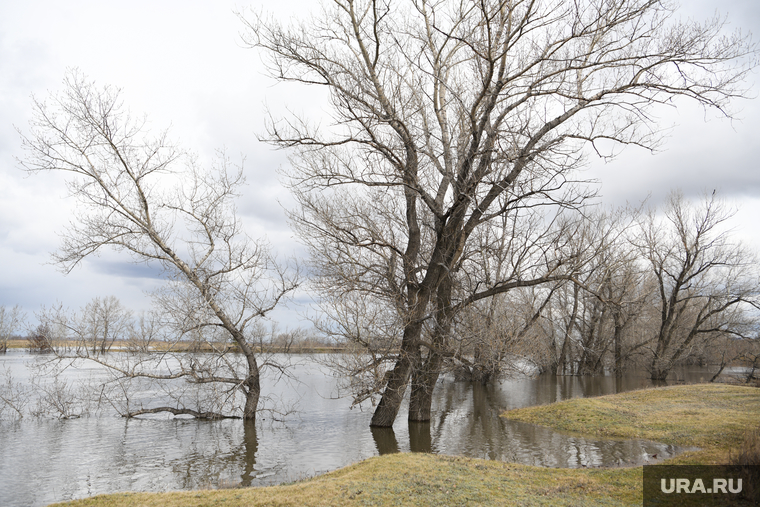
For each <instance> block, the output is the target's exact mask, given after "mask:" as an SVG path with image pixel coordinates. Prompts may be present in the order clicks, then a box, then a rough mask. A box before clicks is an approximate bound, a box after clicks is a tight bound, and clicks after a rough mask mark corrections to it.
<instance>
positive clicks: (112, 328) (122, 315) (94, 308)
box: [82, 296, 132, 354]
mask: <svg viewBox="0 0 760 507" xmlns="http://www.w3.org/2000/svg"><path fill="white" fill-rule="evenodd" d="M82 314H83V315H82V316H83V318H84V319H85V320H86V323H87V331H86V338H89V340H90V342H91V348H92V352H93V354H96V353H97V352H100V353H105V352H108V351H109V350H110V349H111V346H112V345H113V342H114V341H115V340H116V339H117V338H122V339H124V338H126V332H127V330H128V328H129V327H130V325H131V323H132V312H131V311H129V310H127V309H126V308H124V307H123V306H122V304H121V302H120V301H119V300H118V299H117V298H116V297H115V296H108V297H105V298H103V299H101V298H99V297H96V298H95V299H93V300H92V301H91V302H89V303H87V306H86V307H85V308H84V310H83V312H82Z"/></svg>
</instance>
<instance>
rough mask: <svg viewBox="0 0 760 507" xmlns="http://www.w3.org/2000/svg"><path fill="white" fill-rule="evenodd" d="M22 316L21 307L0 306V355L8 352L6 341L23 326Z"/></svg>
mask: <svg viewBox="0 0 760 507" xmlns="http://www.w3.org/2000/svg"><path fill="white" fill-rule="evenodd" d="M23 322H24V314H23V312H22V311H21V307H20V306H18V305H16V306H14V307H13V308H6V307H4V306H0V354H4V353H5V352H6V351H7V350H8V340H10V339H11V337H12V336H13V335H14V334H15V333H16V331H17V330H18V329H19V328H20V327H21V326H22V325H23Z"/></svg>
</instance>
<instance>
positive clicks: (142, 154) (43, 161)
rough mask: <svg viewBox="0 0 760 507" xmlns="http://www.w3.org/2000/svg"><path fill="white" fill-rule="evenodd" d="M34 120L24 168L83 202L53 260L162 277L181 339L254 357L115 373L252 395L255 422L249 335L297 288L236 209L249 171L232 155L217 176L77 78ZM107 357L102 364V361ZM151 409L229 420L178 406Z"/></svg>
mask: <svg viewBox="0 0 760 507" xmlns="http://www.w3.org/2000/svg"><path fill="white" fill-rule="evenodd" d="M34 110H35V114H34V117H33V119H32V120H31V121H30V128H29V131H28V133H27V134H23V133H22V139H23V146H24V148H25V149H26V157H25V158H24V159H23V160H22V161H21V163H22V165H23V167H24V168H25V169H26V170H28V171H30V172H34V173H37V172H50V171H55V172H61V173H63V174H65V175H66V176H67V179H66V182H67V185H68V189H69V192H70V194H71V195H72V196H74V197H75V198H76V199H77V201H78V207H77V210H76V216H75V217H74V219H73V220H72V222H71V225H70V226H69V227H68V228H67V229H66V231H65V233H64V234H63V240H62V244H61V247H60V249H59V250H58V252H57V253H56V254H55V260H56V261H57V262H58V263H59V265H60V266H61V267H62V268H63V270H64V271H66V272H69V271H71V270H72V269H73V268H74V267H75V266H76V265H78V264H79V263H81V262H82V261H83V260H84V259H86V258H87V257H89V256H90V255H92V254H95V253H98V252H100V251H101V250H103V249H104V248H112V249H115V250H117V251H120V252H124V253H126V254H128V255H129V257H130V258H131V260H132V261H133V262H137V263H148V264H150V265H151V266H154V267H160V268H161V269H163V271H164V274H165V277H166V278H167V281H166V283H165V284H164V285H163V286H162V288H161V289H160V290H159V291H158V292H157V294H156V296H157V297H156V301H157V302H158V303H159V304H160V305H161V307H162V309H163V310H164V312H165V314H166V316H167V317H171V320H172V321H173V325H174V329H175V331H176V333H177V337H180V336H183V335H186V334H188V333H197V334H198V335H203V336H213V337H214V339H210V340H209V342H213V343H216V342H217V340H218V339H219V337H221V339H222V340H223V341H229V342H232V344H234V346H235V347H236V348H237V350H239V351H240V353H241V354H242V356H243V357H244V358H245V360H244V361H242V363H243V364H236V363H235V362H234V361H232V362H231V361H229V360H228V358H227V357H226V356H225V355H224V354H225V353H227V352H228V347H222V350H220V351H218V352H219V354H218V355H216V356H214V357H215V359H214V360H213V361H208V362H206V363H197V362H192V361H190V363H189V364H186V365H183V364H180V366H178V367H176V369H174V370H172V371H170V372H168V373H167V372H166V371H164V373H156V372H151V373H148V372H144V371H141V370H139V369H124V368H121V369H119V368H120V367H115V369H114V371H117V372H120V373H121V374H123V375H127V376H128V375H143V376H146V377H149V378H151V379H163V380H169V381H171V380H176V379H185V380H187V381H189V382H191V383H193V384H196V385H209V386H210V385H223V386H227V387H226V388H225V389H226V394H225V396H227V397H230V396H233V395H236V394H241V393H242V395H243V398H244V400H245V401H244V404H243V407H238V410H237V411H236V412H235V414H234V415H236V416H239V417H243V418H245V419H248V420H253V419H255V417H256V409H257V406H258V403H259V396H260V392H261V386H260V365H259V364H258V362H257V353H256V348H255V345H254V343H253V342H252V340H251V336H250V335H249V330H250V328H251V326H252V324H253V323H255V322H256V321H257V320H258V319H260V318H262V317H264V316H266V315H267V314H268V313H269V312H270V311H271V310H272V309H273V308H274V307H275V306H276V305H277V304H278V303H279V302H280V300H281V299H282V298H283V297H285V296H286V295H287V294H288V293H290V292H291V291H292V290H293V289H294V288H295V287H296V285H297V281H296V279H295V278H293V277H292V276H291V275H289V274H288V273H287V270H286V269H285V268H283V267H281V266H278V265H277V264H276V263H275V260H274V258H273V256H272V255H271V254H270V251H269V249H268V246H267V245H266V244H265V243H264V242H262V241H254V240H252V239H251V238H249V237H248V236H247V235H246V234H245V232H244V231H243V229H242V227H241V222H240V220H239V218H238V217H237V215H236V210H235V204H234V200H235V198H236V196H237V195H238V192H239V189H240V188H241V185H243V183H244V177H243V172H242V167H238V166H234V165H232V164H231V163H230V162H229V160H228V159H227V158H226V157H225V156H224V155H223V154H221V155H220V156H219V157H218V159H217V160H216V161H215V163H214V164H213V165H212V166H211V167H201V166H200V165H199V164H198V162H197V160H196V158H195V157H193V156H191V155H190V154H188V153H186V152H184V151H182V150H181V149H180V148H178V147H176V146H175V145H174V144H172V142H171V141H170V140H169V137H168V134H167V132H165V131H164V132H160V133H158V134H156V135H152V134H151V133H150V132H148V131H147V129H146V119H145V118H138V117H134V116H132V115H130V113H129V112H128V110H127V109H126V108H125V107H124V106H123V104H122V102H121V99H120V97H119V90H117V89H115V88H112V87H109V86H104V87H98V86H96V85H95V84H94V83H92V82H90V81H88V80H87V79H86V78H84V77H83V76H82V75H81V73H79V72H77V71H72V72H70V73H69V74H68V75H67V77H66V79H65V82H64V89H63V91H61V92H60V93H57V94H51V96H50V97H49V98H48V99H46V100H44V101H43V100H36V99H35V101H34ZM97 352H98V350H97V348H96V354H93V355H92V359H97V360H99V361H103V360H102V358H99V355H98V354H97ZM103 362H104V364H106V363H107V362H106V361H103ZM140 364H143V365H144V364H145V363H140ZM217 366H218V367H217ZM151 410H153V411H158V410H166V411H170V412H174V413H190V414H193V415H203V416H207V417H219V416H222V415H224V414H219V413H208V412H201V411H199V410H185V409H182V408H180V409H178V408H177V407H173V406H166V407H151Z"/></svg>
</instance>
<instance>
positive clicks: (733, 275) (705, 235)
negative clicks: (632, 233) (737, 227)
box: [638, 192, 760, 380]
mask: <svg viewBox="0 0 760 507" xmlns="http://www.w3.org/2000/svg"><path fill="white" fill-rule="evenodd" d="M732 215H733V213H732V212H731V211H730V210H728V209H727V208H726V206H725V204H723V203H722V202H721V201H719V200H718V199H717V198H716V196H715V192H713V194H712V195H710V196H707V197H705V198H704V199H703V200H702V202H701V203H699V204H698V205H696V206H694V205H690V204H689V203H687V202H686V201H685V200H684V198H683V196H682V194H681V193H680V192H673V193H671V195H670V197H669V200H668V202H667V206H666V209H665V216H664V217H659V216H657V214H656V213H655V211H654V210H651V211H650V212H649V214H648V215H647V216H646V218H645V220H644V221H643V223H642V224H641V235H640V237H639V238H638V245H639V248H640V250H641V253H642V256H643V257H644V258H645V259H646V260H647V262H648V263H649V268H650V270H651V272H652V273H653V275H654V277H655V279H656V288H657V299H656V301H657V306H658V309H659V318H658V322H657V326H656V329H655V331H654V336H653V338H652V340H651V342H650V343H651V345H650V346H651V352H652V359H651V362H650V365H649V372H650V375H651V377H652V379H655V380H665V379H667V377H668V374H669V372H670V370H671V369H672V368H673V366H675V365H676V364H677V362H678V361H679V360H681V359H683V358H685V357H686V356H688V355H689V354H690V353H691V351H692V350H694V349H695V348H698V347H699V346H701V344H702V343H703V342H704V341H705V340H708V339H712V338H714V337H716V336H720V335H733V336H735V337H737V338H750V337H751V336H749V334H748V331H750V332H751V331H752V329H753V327H752V326H751V321H749V320H748V318H749V317H750V316H751V315H750V312H748V311H746V310H751V309H752V308H755V309H758V308H760V303H759V300H758V297H759V296H760V279H758V271H757V261H756V259H755V258H754V256H753V255H752V254H751V253H750V252H749V251H748V250H746V249H745V248H744V247H742V246H741V245H740V244H737V243H734V242H732V241H731V240H730V236H729V232H728V231H727V230H725V227H726V221H727V220H728V219H729V218H730V217H731V216H732Z"/></svg>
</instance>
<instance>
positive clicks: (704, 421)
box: [57, 385, 760, 507]
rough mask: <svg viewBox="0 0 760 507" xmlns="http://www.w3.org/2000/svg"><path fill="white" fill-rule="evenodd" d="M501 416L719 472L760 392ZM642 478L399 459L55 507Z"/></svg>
mask: <svg viewBox="0 0 760 507" xmlns="http://www.w3.org/2000/svg"><path fill="white" fill-rule="evenodd" d="M505 416H506V417H509V418H511V419H516V420H520V421H525V422H531V423H536V424H543V425H545V426H551V427H553V428H556V429H559V430H562V431H568V432H574V433H583V434H586V435H588V434H592V435H596V436H602V437H616V438H646V439H651V440H657V441H661V442H668V443H673V444H676V445H682V446H697V447H700V448H702V450H701V451H698V452H693V453H688V454H687V455H685V456H681V457H678V458H675V460H676V461H678V462H688V463H716V462H720V463H725V462H726V461H725V460H726V459H727V456H728V452H729V449H730V448H735V447H738V445H739V444H740V442H741V440H742V438H743V436H744V435H745V430H746V428H747V427H750V426H751V427H755V426H756V425H757V423H758V420H760V390H757V389H753V388H746V387H735V386H725V385H699V386H678V387H667V388H660V389H648V390H643V391H635V392H630V393H624V394H618V395H613V396H603V397H600V398H593V399H575V400H570V401H566V402H561V403H555V404H552V405H545V406H541V407H531V408H526V409H519V410H513V411H510V412H507V413H506V414H505ZM721 460H723V461H721ZM671 462H673V460H671ZM641 478H642V468H641V467H636V468H611V469H594V470H586V469H557V468H541V467H532V466H526V465H518V464H514V463H504V462H499V461H486V460H478V459H469V458H460V457H448V456H436V455H426V454H409V453H406V454H393V455H386V456H380V457H376V458H371V459H368V460H365V461H362V462H361V463H357V464H355V465H351V466H348V467H345V468H342V469H340V470H337V471H335V472H332V473H329V474H325V475H322V476H319V477H315V478H312V479H309V480H305V481H302V482H298V483H295V484H290V485H283V486H272V487H265V488H249V489H232V490H219V491H183V492H172V493H118V494H112V495H101V496H97V497H93V498H88V499H84V500H78V501H74V502H68V503H65V504H57V505H66V506H69V507H85V506H87V507H115V506H119V507H138V506H140V507H143V506H149V507H152V506H156V507H179V506H183V507H184V506H197V507H200V506H302V505H304V506H323V505H324V506H327V505H330V506H332V505H335V506H343V505H352V506H353V505H356V506H360V505H375V506H397V505H415V506H438V505H442V506H458V505H468V506H469V505H489V506H490V505H505V506H506V505H510V506H511V505H526V506H549V507H553V506H581V505H582V506H589V505H594V506H613V505H614V506H618V505H630V506H633V505H641V501H642V485H641Z"/></svg>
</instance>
